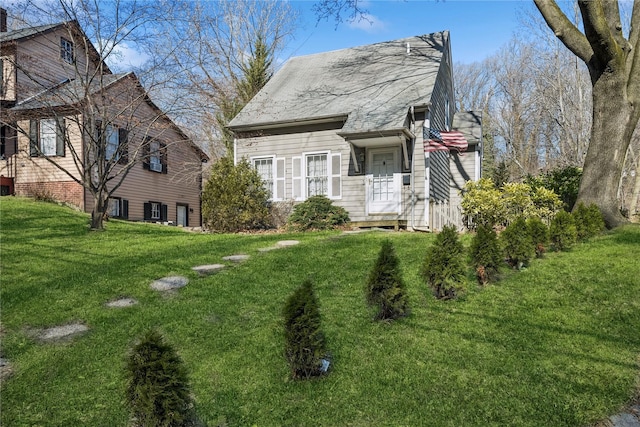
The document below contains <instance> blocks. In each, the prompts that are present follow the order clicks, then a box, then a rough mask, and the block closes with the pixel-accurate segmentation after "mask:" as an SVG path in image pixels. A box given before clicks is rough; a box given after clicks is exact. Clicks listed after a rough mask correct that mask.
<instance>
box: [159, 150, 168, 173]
mask: <svg viewBox="0 0 640 427" xmlns="http://www.w3.org/2000/svg"><path fill="white" fill-rule="evenodd" d="M160 163H161V164H162V173H165V174H166V173H167V172H168V168H167V144H162V143H160Z"/></svg>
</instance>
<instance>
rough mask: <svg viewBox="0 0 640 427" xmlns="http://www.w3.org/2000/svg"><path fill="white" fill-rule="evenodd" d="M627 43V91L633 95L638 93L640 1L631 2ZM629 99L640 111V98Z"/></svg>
mask: <svg viewBox="0 0 640 427" xmlns="http://www.w3.org/2000/svg"><path fill="white" fill-rule="evenodd" d="M629 44H630V45H631V53H630V54H629V57H628V58H627V76H628V77H629V81H628V83H627V93H629V94H630V97H633V95H632V94H640V1H636V2H634V4H633V12H632V13H631V32H630V33H629ZM630 101H631V102H633V104H634V105H635V106H636V107H635V108H636V110H638V111H640V105H639V104H640V99H638V98H637V97H633V98H632V99H630ZM637 114H640V113H637Z"/></svg>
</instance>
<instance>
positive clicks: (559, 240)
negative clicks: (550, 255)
mask: <svg viewBox="0 0 640 427" xmlns="http://www.w3.org/2000/svg"><path fill="white" fill-rule="evenodd" d="M549 235H550V238H551V244H552V245H553V247H554V249H555V250H556V251H564V250H567V249H569V248H570V247H571V246H573V244H575V243H576V239H577V236H578V230H577V229H576V226H575V224H574V222H573V217H572V216H571V214H570V213H569V212H567V211H560V212H558V213H557V214H556V216H555V217H554V218H553V220H552V221H551V226H550V227H549Z"/></svg>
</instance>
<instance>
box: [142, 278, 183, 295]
mask: <svg viewBox="0 0 640 427" xmlns="http://www.w3.org/2000/svg"><path fill="white" fill-rule="evenodd" d="M187 283H189V279H187V278H186V277H183V276H169V277H163V278H162V279H158V280H154V281H153V282H152V283H151V285H150V286H151V289H153V290H156V291H161V292H162V291H172V290H174V289H180V288H183V287H185V286H187Z"/></svg>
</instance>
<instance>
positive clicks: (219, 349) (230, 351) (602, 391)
mask: <svg viewBox="0 0 640 427" xmlns="http://www.w3.org/2000/svg"><path fill="white" fill-rule="evenodd" d="M87 224H88V220H87V217H86V215H84V214H82V213H78V212H75V211H73V210H70V209H68V208H65V207H60V206H57V205H54V204H47V203H38V202H33V201H28V200H22V199H16V198H10V197H3V198H2V199H1V200H0V239H1V240H0V245H1V246H0V249H1V257H0V266H1V269H2V270H1V286H2V288H1V291H0V292H1V293H0V302H1V309H2V312H1V322H2V323H1V333H2V354H1V356H2V357H3V358H5V359H6V360H8V361H9V362H10V363H11V368H12V370H13V374H12V376H11V377H10V378H9V379H8V380H5V381H3V383H2V392H1V405H2V406H1V418H0V424H2V425H3V426H4V425H6V426H27V425H28V426H33V425H38V426H72V425H86V426H125V425H127V423H128V420H129V413H128V411H127V408H126V405H125V400H124V391H125V388H126V380H125V374H124V366H125V360H126V359H125V358H126V355H127V352H128V350H129V349H130V348H131V346H132V344H133V343H134V342H135V339H136V338H137V337H138V336H140V335H141V334H142V333H143V332H144V331H145V330H147V329H148V328H149V327H153V326H155V327H157V328H158V329H159V330H160V331H161V332H162V333H163V334H164V335H165V337H166V338H167V341H168V342H170V343H171V344H172V345H173V346H174V347H175V348H176V349H177V351H178V353H179V354H180V356H181V357H182V359H183V360H184V362H185V364H186V366H187V369H188V371H189V377H190V380H191V385H192V388H193V393H194V397H195V400H196V405H197V408H196V409H197V412H198V415H199V417H200V419H201V420H203V421H204V422H206V423H208V424H209V425H210V426H215V425H218V424H223V425H228V426H252V425H257V426H308V425H313V426H401V425H404V426H417V425H433V426H474V425H477V426H488V425H495V426H504V425H510V426H541V425H544V426H565V425H566V426H584V425H586V424H589V423H592V422H595V421H597V420H599V419H602V418H604V417H606V416H608V415H611V414H613V413H615V412H616V411H617V410H618V409H620V407H621V406H622V405H623V404H624V403H625V402H627V401H628V400H629V399H630V398H631V397H632V396H633V393H634V392H635V391H636V390H637V389H638V373H639V372H640V369H639V366H638V362H639V360H638V355H639V354H640V333H638V331H640V262H638V259H639V258H640V227H638V226H628V227H624V228H622V229H619V230H616V231H615V232H612V233H608V234H606V235H604V236H601V237H598V238H596V239H594V240H592V241H591V242H589V243H587V244H581V245H578V246H576V247H575V248H574V249H573V250H571V251H570V252H565V253H550V254H548V255H547V256H546V258H545V259H544V260H536V261H534V262H533V263H532V265H531V266H530V267H529V268H528V269H526V270H524V271H522V272H518V273H511V272H507V274H506V277H505V278H504V280H503V281H502V282H499V283H498V284H495V285H490V286H488V287H486V288H484V289H478V288H477V286H476V285H475V284H474V283H473V282H471V281H470V282H469V289H468V291H467V293H466V294H465V295H464V297H463V298H461V299H459V300H456V301H448V302H442V301H436V300H435V299H434V298H433V297H432V296H431V295H430V294H429V293H428V291H427V288H426V285H424V284H423V283H422V282H421V280H420V278H419V275H418V272H419V270H420V265H421V263H422V260H423V258H424V254H425V251H426V248H427V247H428V246H429V245H430V244H431V242H433V237H434V236H433V235H429V234H421V233H407V232H401V233H383V232H371V233H362V234H352V235H344V236H343V235H341V234H339V233H338V232H325V233H307V234H287V235H276V234H258V235H206V234H195V233H189V232H184V231H182V230H180V229H177V228H174V227H163V226H157V225H150V224H132V223H126V222H120V221H109V222H108V223H107V224H106V226H107V231H105V232H90V231H88V228H87ZM387 238H388V239H390V240H391V241H392V242H393V244H394V246H395V248H396V252H397V254H398V257H399V259H400V265H401V268H402V270H403V273H404V278H405V282H406V285H407V289H408V292H409V304H410V307H411V315H410V316H409V317H408V318H405V319H401V320H399V321H396V322H394V323H389V324H387V323H376V322H373V321H372V320H371V318H372V315H373V314H374V313H373V312H372V311H371V310H370V309H369V308H367V306H366V304H365V297H364V286H365V281H366V277H367V275H368V273H369V269H370V268H371V266H372V265H373V263H374V261H375V259H376V256H377V253H378V251H379V249H380V245H381V243H382V241H383V240H384V239H387ZM290 239H296V240H300V242H301V243H300V244H299V245H297V246H294V247H288V248H284V249H278V250H272V251H266V252H262V251H259V249H261V248H265V247H269V246H271V245H273V244H274V243H275V242H277V241H279V240H290ZM468 240H469V239H468V237H467V238H465V239H464V241H465V243H468ZM238 253H243V254H248V255H250V256H251V258H250V259H249V260H247V261H245V262H244V263H241V264H237V265H229V267H228V268H226V269H224V270H223V271H221V272H220V273H218V274H216V275H212V276H208V277H199V276H198V274H197V273H195V272H193V271H192V270H191V267H193V266H197V265H202V264H213V263H221V262H223V261H222V257H223V256H226V255H232V254H238ZM171 275H183V276H186V277H188V278H189V280H190V282H189V284H188V285H187V286H186V287H185V288H182V289H180V290H179V291H177V292H176V293H175V294H173V295H164V294H161V293H158V292H157V291H154V290H152V289H150V287H149V285H150V283H151V282H152V281H153V280H155V279H158V278H161V277H164V276H171ZM306 278H311V279H312V280H313V282H314V284H315V290H316V293H317V295H318V298H319V301H320V310H321V314H322V316H323V328H324V332H325V335H326V337H327V342H328V347H329V349H330V351H331V353H332V366H331V372H330V374H329V375H328V376H326V377H324V378H321V379H317V380H313V381H306V382H293V381H290V380H289V379H288V374H289V371H288V366H287V364H286V361H285V359H284V356H283V349H284V337H283V331H282V316H281V311H282V306H283V304H284V302H285V300H286V299H287V297H288V296H289V295H290V294H291V293H292V292H293V290H294V289H295V288H297V287H298V286H299V285H300V284H301V283H302V282H303V281H304V279H306ZM469 278H470V280H472V278H473V276H472V275H471V274H470V275H469ZM119 297H131V298H135V299H136V300H137V301H138V304H137V305H134V306H132V307H127V308H107V307H105V303H106V302H108V301H111V300H114V299H117V298H119ZM74 322H79V323H82V324H84V325H86V326H88V327H89V331H88V332H87V333H85V334H84V335H80V336H76V337H74V338H72V339H68V340H61V341H59V342H55V343H47V342H42V341H40V340H38V339H37V338H35V337H34V332H33V331H34V330H36V329H38V328H45V327H50V326H58V325H65V324H70V323H74Z"/></svg>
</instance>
